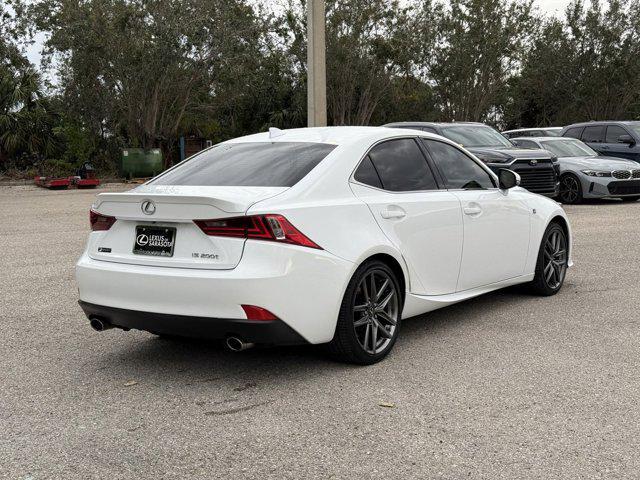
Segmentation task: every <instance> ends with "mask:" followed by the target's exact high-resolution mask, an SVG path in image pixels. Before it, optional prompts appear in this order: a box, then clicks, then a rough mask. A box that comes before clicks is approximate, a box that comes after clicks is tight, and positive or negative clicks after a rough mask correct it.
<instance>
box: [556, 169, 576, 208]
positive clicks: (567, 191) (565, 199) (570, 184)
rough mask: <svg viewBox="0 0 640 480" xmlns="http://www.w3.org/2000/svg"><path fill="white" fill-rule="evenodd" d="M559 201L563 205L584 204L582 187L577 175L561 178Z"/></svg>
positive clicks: (566, 175) (567, 174)
mask: <svg viewBox="0 0 640 480" xmlns="http://www.w3.org/2000/svg"><path fill="white" fill-rule="evenodd" d="M558 199H559V200H560V201H561V202H562V203H566V204H576V203H580V202H582V185H581V184H580V180H579V179H578V177H576V176H575V175H572V174H570V173H566V174H564V175H563V176H562V177H561V178H560V192H559V194H558Z"/></svg>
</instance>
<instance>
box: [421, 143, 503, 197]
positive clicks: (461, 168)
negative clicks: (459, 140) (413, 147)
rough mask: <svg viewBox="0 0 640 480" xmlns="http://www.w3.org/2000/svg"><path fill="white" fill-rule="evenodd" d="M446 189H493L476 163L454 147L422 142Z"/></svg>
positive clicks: (487, 176) (485, 174)
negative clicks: (445, 184) (444, 182)
mask: <svg viewBox="0 0 640 480" xmlns="http://www.w3.org/2000/svg"><path fill="white" fill-rule="evenodd" d="M424 142H425V143H426V144H427V146H428V148H429V153H430V154H431V157H432V158H433V161H434V162H435V164H436V166H437V167H438V170H440V173H441V174H442V176H443V177H444V179H445V181H446V183H447V188H465V189H477V188H494V187H495V185H494V184H493V180H492V179H491V176H490V175H489V174H488V173H487V172H486V171H485V170H484V169H483V168H482V167H481V166H480V165H478V164H477V163H476V162H474V161H473V160H472V159H471V158H469V157H468V156H467V155H465V154H464V153H462V152H461V151H460V150H458V149H457V148H455V147H452V146H451V145H447V144H446V143H442V142H436V141H433V140H424Z"/></svg>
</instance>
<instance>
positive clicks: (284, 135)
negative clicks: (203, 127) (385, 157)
mask: <svg viewBox="0 0 640 480" xmlns="http://www.w3.org/2000/svg"><path fill="white" fill-rule="evenodd" d="M399 130H401V129H398V128H385V127H308V128H292V129H286V130H276V131H275V132H274V133H273V135H272V134H271V133H270V132H261V133H255V134H253V135H246V136H244V137H238V138H234V139H231V140H227V141H226V142H223V143H250V142H269V143H277V142H309V143H328V144H332V145H346V144H352V143H355V142H358V141H361V140H366V139H368V140H372V141H375V140H382V139H385V138H393V137H397V136H398V135H400V134H401V132H399ZM406 130H407V132H410V133H411V134H414V135H416V136H418V135H419V136H424V137H433V138H441V137H439V136H438V135H434V134H432V133H428V132H422V131H419V130H410V129H408V128H407V129H406Z"/></svg>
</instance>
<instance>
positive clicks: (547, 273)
mask: <svg viewBox="0 0 640 480" xmlns="http://www.w3.org/2000/svg"><path fill="white" fill-rule="evenodd" d="M566 272H567V239H566V237H565V235H564V232H562V230H559V229H558V230H552V231H551V234H550V235H549V236H548V237H547V240H546V242H545V244H544V270H543V275H544V281H545V282H546V284H547V286H548V287H549V288H551V289H553V290H555V289H557V288H559V287H560V285H562V282H563V281H564V276H565V274H566Z"/></svg>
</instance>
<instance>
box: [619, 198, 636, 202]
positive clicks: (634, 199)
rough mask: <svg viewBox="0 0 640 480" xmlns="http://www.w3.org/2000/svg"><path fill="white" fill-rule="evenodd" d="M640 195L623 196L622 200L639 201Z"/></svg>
mask: <svg viewBox="0 0 640 480" xmlns="http://www.w3.org/2000/svg"><path fill="white" fill-rule="evenodd" d="M638 199H640V197H622V198H621V199H620V200H622V201H623V202H637V201H638Z"/></svg>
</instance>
